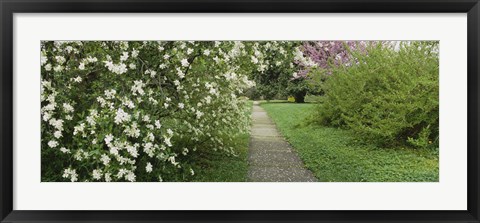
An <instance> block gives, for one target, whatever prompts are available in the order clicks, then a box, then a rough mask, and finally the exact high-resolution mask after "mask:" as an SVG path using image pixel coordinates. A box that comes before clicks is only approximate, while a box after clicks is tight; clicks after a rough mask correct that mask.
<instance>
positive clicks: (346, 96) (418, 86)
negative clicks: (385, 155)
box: [315, 42, 439, 148]
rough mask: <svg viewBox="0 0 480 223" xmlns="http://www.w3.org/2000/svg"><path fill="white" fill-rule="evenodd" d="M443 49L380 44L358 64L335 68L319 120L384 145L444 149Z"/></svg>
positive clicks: (430, 45)
mask: <svg viewBox="0 0 480 223" xmlns="http://www.w3.org/2000/svg"><path fill="white" fill-rule="evenodd" d="M437 44H438V43H437V42H406V43H404V44H402V45H401V47H400V48H399V49H394V48H393V47H388V46H385V45H380V44H377V45H371V46H369V47H368V48H367V51H366V53H361V52H356V53H354V54H355V55H354V57H355V58H357V63H356V64H353V65H351V66H349V67H346V66H340V67H337V68H334V69H332V76H331V77H329V78H327V80H326V83H325V91H326V92H325V97H324V98H323V100H322V101H323V103H321V104H320V105H319V106H318V108H317V115H316V116H315V119H316V120H317V121H320V122H321V123H323V124H327V125H332V126H336V127H345V128H350V129H352V130H354V131H355V132H356V133H357V134H358V136H359V137H361V138H363V139H366V140H368V141H373V142H376V143H378V144H381V145H383V146H389V145H390V146H391V145H395V144H399V143H407V144H410V145H412V146H415V147H422V148H424V147H428V146H431V147H434V146H436V147H438V136H439V124H438V121H439V83H438V80H439V63H438V62H439V61H438V47H437Z"/></svg>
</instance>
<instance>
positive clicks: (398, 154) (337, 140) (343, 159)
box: [261, 102, 439, 182]
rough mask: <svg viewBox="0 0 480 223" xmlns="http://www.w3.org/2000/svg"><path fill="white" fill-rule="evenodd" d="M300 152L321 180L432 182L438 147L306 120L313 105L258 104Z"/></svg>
mask: <svg viewBox="0 0 480 223" xmlns="http://www.w3.org/2000/svg"><path fill="white" fill-rule="evenodd" d="M261 106H262V107H263V108H264V109H265V110H267V112H268V114H269V116H270V117H271V118H272V120H273V121H274V122H275V123H276V124H277V127H278V128H279V130H280V131H281V133H282V134H283V136H284V137H285V138H286V139H287V141H288V142H289V143H290V144H291V145H292V146H293V147H294V148H295V150H296V151H297V152H298V154H299V156H300V157H301V158H302V160H303V161H304V163H305V166H306V167H307V168H308V169H310V170H311V171H312V172H313V173H314V174H315V176H316V177H317V178H318V180H319V181H322V182H432V181H433V182H435V181H438V180H439V163H438V150H435V149H420V150H419V149H414V148H409V147H402V146H398V147H394V148H388V149H385V148H383V147H380V146H378V145H375V144H372V143H370V144H369V143H364V142H362V141H361V139H359V138H358V137H357V136H356V134H355V133H354V132H353V131H351V130H346V129H341V128H335V127H328V126H319V125H307V124H305V120H306V119H308V118H309V115H311V114H312V113H313V112H314V111H315V110H316V109H317V108H316V107H317V105H315V104H310V103H308V104H295V103H285V102H283V103H282V102H270V103H267V102H265V103H262V104H261Z"/></svg>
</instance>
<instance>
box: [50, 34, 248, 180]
mask: <svg viewBox="0 0 480 223" xmlns="http://www.w3.org/2000/svg"><path fill="white" fill-rule="evenodd" d="M41 46H42V61H41V64H42V67H41V79H42V93H41V106H42V108H41V114H42V124H41V131H42V132H41V134H42V142H41V145H42V170H41V171H42V181H162V180H165V181H184V180H189V179H190V178H192V176H193V175H194V174H195V170H194V169H192V166H194V165H192V163H193V162H194V161H195V159H196V157H198V156H202V154H205V153H212V152H215V153H223V154H225V155H235V150H234V148H235V147H236V146H237V145H236V142H237V141H238V140H235V139H236V137H237V136H239V135H241V134H242V133H245V132H247V131H248V127H249V117H248V115H247V112H246V106H245V105H246V104H245V99H244V98H241V97H239V95H242V94H243V93H244V89H247V88H250V87H252V85H253V82H251V81H249V80H248V78H247V76H246V75H245V72H244V71H245V70H248V69H250V68H248V66H249V65H248V64H246V63H241V64H240V63H239V61H245V58H248V59H249V57H250V55H248V54H247V53H246V51H245V50H244V48H245V47H246V46H245V45H244V44H243V43H242V42H233V41H225V42H193V41H189V42H183V41H173V42H172V41H166V42H155V41H145V42H122V41H120V42H118V41H115V42H114V41H77V42H62V41H46V42H42V45H41ZM252 66H253V65H252ZM207 150H208V152H204V151H207Z"/></svg>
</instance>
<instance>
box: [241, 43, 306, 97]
mask: <svg viewBox="0 0 480 223" xmlns="http://www.w3.org/2000/svg"><path fill="white" fill-rule="evenodd" d="M250 44H252V47H251V52H250V53H251V62H252V63H254V64H256V65H257V69H256V70H252V73H251V74H250V78H251V79H252V80H254V81H255V84H256V91H257V92H258V94H259V95H261V96H263V98H264V99H266V100H270V99H274V98H275V97H276V96H278V95H283V96H287V92H286V91H285V89H286V87H287V85H288V82H289V81H290V79H291V77H292V73H294V72H295V70H296V69H297V67H296V66H295V65H294V64H293V62H294V56H295V55H294V53H293V52H294V49H295V47H297V46H299V45H300V44H301V42H297V41H257V42H250Z"/></svg>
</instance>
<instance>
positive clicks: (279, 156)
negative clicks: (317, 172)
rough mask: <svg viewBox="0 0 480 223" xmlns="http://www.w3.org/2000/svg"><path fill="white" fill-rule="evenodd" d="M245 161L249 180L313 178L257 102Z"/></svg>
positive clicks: (253, 111) (298, 179) (286, 180)
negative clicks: (246, 160) (247, 163)
mask: <svg viewBox="0 0 480 223" xmlns="http://www.w3.org/2000/svg"><path fill="white" fill-rule="evenodd" d="M248 162H249V164H250V167H249V170H248V180H249V181H255V182H314V181H317V179H316V178H315V176H314V175H313V174H312V172H310V171H309V170H307V169H306V168H305V167H304V165H303V162H302V160H301V159H300V158H299V157H298V155H297V154H296V153H295V151H294V150H293V148H292V147H291V146H290V144H288V142H287V141H285V139H284V138H283V137H282V135H281V134H280V133H279V132H278V130H277V128H276V126H275V124H274V123H273V122H272V120H270V118H269V117H268V115H267V112H266V111H265V110H264V109H263V108H262V107H260V105H259V103H258V102H257V101H255V102H254V103H253V110H252V128H251V136H250V146H249V154H248Z"/></svg>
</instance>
